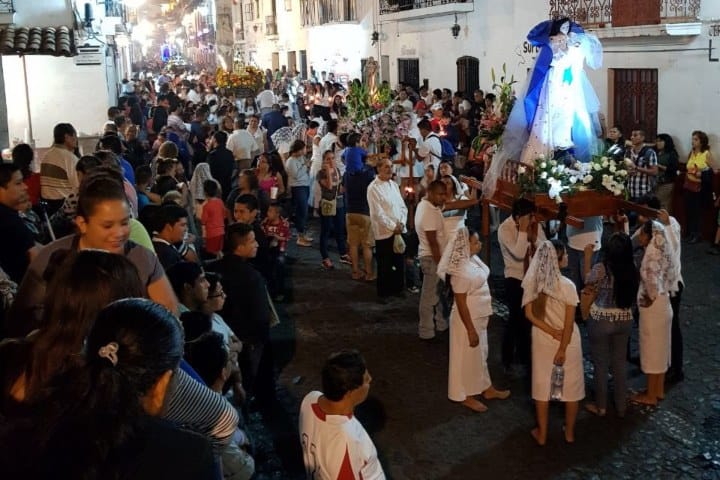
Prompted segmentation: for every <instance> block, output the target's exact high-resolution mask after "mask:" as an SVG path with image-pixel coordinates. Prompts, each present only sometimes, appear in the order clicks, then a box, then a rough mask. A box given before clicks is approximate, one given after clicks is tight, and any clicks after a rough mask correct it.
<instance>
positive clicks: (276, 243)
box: [260, 203, 290, 301]
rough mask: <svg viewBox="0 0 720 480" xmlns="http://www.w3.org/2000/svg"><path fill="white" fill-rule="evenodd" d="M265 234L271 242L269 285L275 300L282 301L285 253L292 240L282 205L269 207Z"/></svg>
mask: <svg viewBox="0 0 720 480" xmlns="http://www.w3.org/2000/svg"><path fill="white" fill-rule="evenodd" d="M260 226H261V227H262V230H263V232H264V233H265V235H266V236H267V238H268V239H269V240H270V249H269V250H270V252H269V253H270V262H271V265H272V278H271V279H270V282H269V283H270V284H269V285H268V287H269V290H270V295H272V297H273V299H274V300H277V301H282V300H283V292H284V286H283V285H284V280H285V276H284V273H285V251H286V249H287V243H288V240H290V222H288V221H287V220H286V219H285V218H283V217H282V216H281V215H280V205H278V204H277V203H273V204H271V205H270V207H268V212H267V217H266V218H265V219H264V220H263V221H262V223H261V225H260Z"/></svg>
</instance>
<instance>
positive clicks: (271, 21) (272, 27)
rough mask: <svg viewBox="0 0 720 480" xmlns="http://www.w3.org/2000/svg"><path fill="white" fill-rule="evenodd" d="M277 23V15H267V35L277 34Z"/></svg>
mask: <svg viewBox="0 0 720 480" xmlns="http://www.w3.org/2000/svg"><path fill="white" fill-rule="evenodd" d="M277 34H278V30H277V23H276V21H275V15H266V16H265V35H277Z"/></svg>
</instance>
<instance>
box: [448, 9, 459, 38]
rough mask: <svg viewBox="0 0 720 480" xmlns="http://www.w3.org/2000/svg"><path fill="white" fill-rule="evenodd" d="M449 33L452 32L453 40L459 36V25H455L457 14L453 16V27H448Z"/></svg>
mask: <svg viewBox="0 0 720 480" xmlns="http://www.w3.org/2000/svg"><path fill="white" fill-rule="evenodd" d="M450 31H451V32H452V36H453V38H458V35H460V25H458V23H457V13H456V14H455V25H453V26H452V27H450Z"/></svg>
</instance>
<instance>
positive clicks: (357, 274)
mask: <svg viewBox="0 0 720 480" xmlns="http://www.w3.org/2000/svg"><path fill="white" fill-rule="evenodd" d="M364 278H365V274H364V273H363V272H353V274H352V279H353V280H363V279H364Z"/></svg>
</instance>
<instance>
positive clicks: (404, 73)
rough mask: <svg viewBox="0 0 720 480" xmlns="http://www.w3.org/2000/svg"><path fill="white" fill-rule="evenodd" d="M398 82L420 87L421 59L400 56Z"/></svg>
mask: <svg viewBox="0 0 720 480" xmlns="http://www.w3.org/2000/svg"><path fill="white" fill-rule="evenodd" d="M398 82H400V83H405V84H407V85H410V86H411V87H413V88H418V87H419V85H420V60H419V59H417V58H398Z"/></svg>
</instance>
